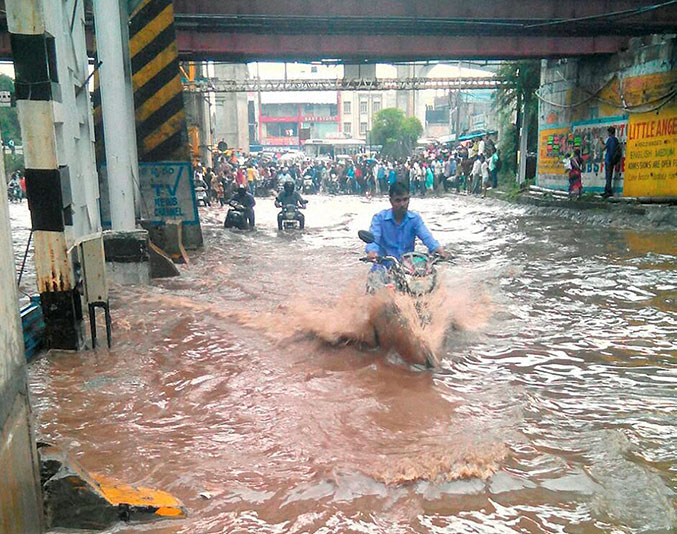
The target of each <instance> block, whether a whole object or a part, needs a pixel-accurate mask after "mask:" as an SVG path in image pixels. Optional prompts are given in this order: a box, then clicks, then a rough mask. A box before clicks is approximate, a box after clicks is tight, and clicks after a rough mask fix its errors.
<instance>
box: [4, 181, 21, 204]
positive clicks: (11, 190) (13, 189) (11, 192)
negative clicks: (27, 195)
mask: <svg viewBox="0 0 677 534" xmlns="http://www.w3.org/2000/svg"><path fill="white" fill-rule="evenodd" d="M7 200H9V201H10V202H21V201H22V200H23V193H22V192H21V187H19V184H16V183H14V184H12V183H10V184H9V185H8V187H7Z"/></svg>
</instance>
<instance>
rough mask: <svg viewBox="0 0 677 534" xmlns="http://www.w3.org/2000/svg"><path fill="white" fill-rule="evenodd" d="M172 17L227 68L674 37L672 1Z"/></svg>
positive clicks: (338, 4)
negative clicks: (256, 62)
mask: <svg viewBox="0 0 677 534" xmlns="http://www.w3.org/2000/svg"><path fill="white" fill-rule="evenodd" d="M174 9H175V18H176V29H177V42H178V45H179V52H180V55H181V57H182V59H214V60H227V61H252V60H292V59H293V60H318V59H327V58H333V59H337V60H344V61H349V62H355V61H376V60H380V61H408V60H425V59H459V58H467V59H470V58H493V59H510V58H523V57H563V56H577V55H587V54H603V53H614V52H618V51H620V50H622V49H624V48H625V47H626V45H627V41H628V38H629V37H632V36H638V35H648V34H652V33H674V31H675V28H677V2H675V1H674V0H670V1H668V0H613V1H611V0H573V1H570V2H561V1H560V0H521V1H519V2H515V1H514V0H473V1H472V2H469V1H467V0H446V1H444V2H439V1H438V0H417V1H415V2H414V1H411V0H372V1H370V2H365V1H364V0H334V1H332V2H326V1H324V0H276V1H275V2H271V1H269V0H174ZM4 13H5V10H4V0H0V30H3V31H2V32H0V57H2V58H10V57H11V52H10V47H9V36H8V34H7V32H6V21H4V20H3V17H4ZM89 21H90V24H91V16H90V17H89Z"/></svg>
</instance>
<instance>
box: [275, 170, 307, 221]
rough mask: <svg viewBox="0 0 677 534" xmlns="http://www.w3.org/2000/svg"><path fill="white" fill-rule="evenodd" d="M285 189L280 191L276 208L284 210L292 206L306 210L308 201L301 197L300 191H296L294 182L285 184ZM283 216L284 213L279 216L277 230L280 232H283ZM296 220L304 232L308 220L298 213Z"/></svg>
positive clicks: (276, 200)
mask: <svg viewBox="0 0 677 534" xmlns="http://www.w3.org/2000/svg"><path fill="white" fill-rule="evenodd" d="M282 187H283V189H282V191H280V194H279V195H277V198H276V199H275V206H276V207H278V208H284V207H285V206H288V205H290V204H291V205H292V206H295V207H301V208H305V206H306V204H307V203H308V201H307V200H304V199H303V198H301V195H299V193H298V191H295V190H294V188H295V186H294V182H293V181H288V182H285V183H284V185H283V186H282ZM282 215H283V212H280V213H278V214H277V228H278V230H282ZM296 218H297V219H298V221H299V226H300V228H301V230H303V227H304V226H305V224H306V218H305V216H304V215H303V213H300V212H299V213H297V214H296Z"/></svg>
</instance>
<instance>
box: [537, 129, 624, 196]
mask: <svg viewBox="0 0 677 534" xmlns="http://www.w3.org/2000/svg"><path fill="white" fill-rule="evenodd" d="M609 126H614V127H615V128H616V137H618V140H619V141H620V143H621V147H623V154H624V155H625V144H626V141H627V132H628V121H627V119H626V118H625V117H610V118H605V119H596V120H592V121H584V122H577V123H574V124H572V125H571V127H570V128H569V127H567V128H561V127H560V128H550V129H547V130H541V132H540V139H539V145H538V178H537V183H538V185H540V186H541V187H549V188H554V189H567V188H568V186H569V178H568V171H566V170H565V169H564V159H565V158H566V157H568V156H570V155H572V154H573V152H574V150H575V149H580V151H581V157H582V158H583V173H582V180H583V187H584V189H585V190H587V191H603V190H604V182H605V174H604V143H605V140H606V138H607V128H608V127H609ZM624 165H625V158H623V160H622V161H621V164H620V172H617V173H616V174H615V176H614V184H613V185H614V189H615V190H616V191H617V192H620V191H621V190H622V183H623V182H622V180H623V170H624Z"/></svg>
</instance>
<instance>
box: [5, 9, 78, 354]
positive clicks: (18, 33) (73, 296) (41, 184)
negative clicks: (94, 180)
mask: <svg viewBox="0 0 677 534" xmlns="http://www.w3.org/2000/svg"><path fill="white" fill-rule="evenodd" d="M7 22H8V28H9V32H10V38H11V42H12V54H13V58H14V70H15V73H16V78H15V92H16V101H17V109H18V111H19V120H20V122H21V131H22V135H23V143H24V163H25V167H26V189H27V196H28V205H29V208H30V210H31V223H32V229H33V232H34V238H33V242H34V244H35V245H34V246H35V270H36V277H37V284H38V291H39V293H40V302H41V305H42V311H43V315H44V318H45V326H46V328H45V342H46V344H47V346H48V347H49V348H56V349H66V350H77V349H79V348H80V345H81V341H82V336H81V323H82V310H81V301H80V295H79V294H78V292H77V291H76V290H75V289H74V287H75V284H74V280H73V271H72V268H71V263H70V259H69V256H68V245H67V241H66V235H65V221H64V215H66V216H68V217H70V212H66V211H65V210H64V201H63V196H62V187H63V186H65V185H68V188H69V187H70V181H69V177H68V167H67V166H65V167H61V168H59V164H58V155H57V139H56V129H55V117H54V109H55V108H54V103H53V100H54V99H58V98H59V97H60V94H59V86H58V82H59V80H58V74H57V59H58V58H57V54H56V43H55V39H54V37H53V36H52V35H53V34H48V33H47V32H46V19H45V9H44V5H43V4H42V1H41V0H32V1H28V2H27V1H25V0H11V1H9V2H8V3H7ZM70 222H71V224H72V221H70Z"/></svg>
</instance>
